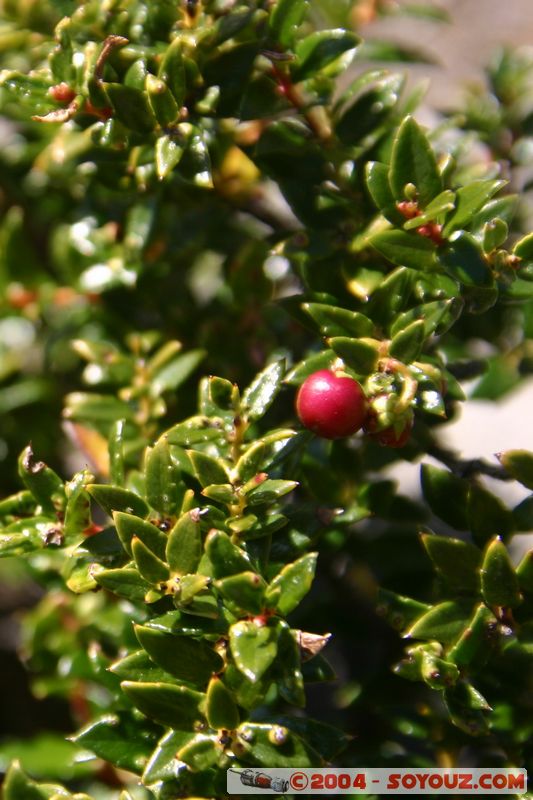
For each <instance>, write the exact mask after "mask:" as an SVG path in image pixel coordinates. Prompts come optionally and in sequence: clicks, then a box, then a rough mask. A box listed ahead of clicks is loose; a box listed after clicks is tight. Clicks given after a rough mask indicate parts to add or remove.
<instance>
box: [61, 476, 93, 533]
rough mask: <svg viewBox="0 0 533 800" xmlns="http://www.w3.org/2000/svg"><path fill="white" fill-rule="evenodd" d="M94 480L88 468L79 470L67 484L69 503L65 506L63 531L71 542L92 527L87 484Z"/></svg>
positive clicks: (66, 490) (66, 491)
mask: <svg viewBox="0 0 533 800" xmlns="http://www.w3.org/2000/svg"><path fill="white" fill-rule="evenodd" d="M93 480H94V477H93V476H92V475H91V473H90V472H88V471H87V470H82V471H81V472H77V473H76V475H74V477H73V478H72V480H70V481H69V482H68V483H66V484H65V493H66V497H67V504H66V506H65V521H64V523H63V533H64V535H65V540H66V541H67V542H69V543H70V542H71V541H72V540H74V539H77V540H79V539H81V536H82V534H83V532H84V531H85V530H86V529H87V528H89V527H90V525H91V523H92V519H91V503H90V497H89V493H88V492H87V485H88V484H89V483H90V482H91V481H93Z"/></svg>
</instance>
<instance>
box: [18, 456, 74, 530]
mask: <svg viewBox="0 0 533 800" xmlns="http://www.w3.org/2000/svg"><path fill="white" fill-rule="evenodd" d="M18 466H19V475H20V477H21V478H22V480H23V481H24V483H25V485H26V487H27V488H28V489H29V490H30V492H31V493H32V494H33V496H34V497H35V500H36V501H37V503H39V505H40V506H41V508H42V510H43V513H44V514H52V515H54V516H55V514H56V512H57V511H59V510H61V509H63V508H64V506H65V502H66V497H65V486H64V484H63V481H62V480H61V478H60V477H59V475H57V473H55V472H54V470H53V469H50V467H49V466H47V465H46V464H45V463H44V461H36V460H35V457H34V454H33V450H32V448H31V445H28V446H27V447H25V448H24V450H23V451H22V453H21V454H20V456H19V460H18Z"/></svg>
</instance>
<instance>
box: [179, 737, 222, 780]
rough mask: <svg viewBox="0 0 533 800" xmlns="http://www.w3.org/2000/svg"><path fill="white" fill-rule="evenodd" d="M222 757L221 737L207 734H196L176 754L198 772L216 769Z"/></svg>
mask: <svg viewBox="0 0 533 800" xmlns="http://www.w3.org/2000/svg"><path fill="white" fill-rule="evenodd" d="M222 755H223V749H222V746H221V744H220V742H219V737H218V736H214V735H212V734H205V733H198V734H196V736H195V737H194V738H193V739H191V740H190V741H189V742H187V744H185V745H184V746H183V747H181V748H180V749H179V750H178V752H177V753H176V756H177V758H179V759H180V761H183V762H184V763H185V764H187V765H188V766H189V767H190V769H191V770H194V771H198V772H202V771H204V770H208V769H209V768H210V767H214V766H215V765H216V764H218V762H219V761H220V759H221V757H222Z"/></svg>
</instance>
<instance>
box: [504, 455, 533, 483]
mask: <svg viewBox="0 0 533 800" xmlns="http://www.w3.org/2000/svg"><path fill="white" fill-rule="evenodd" d="M498 459H499V461H500V463H501V464H502V466H503V467H504V468H505V469H506V470H507V472H508V473H509V475H512V477H513V478H514V479H515V480H516V481H519V482H520V483H521V484H522V485H523V486H526V487H527V488H528V489H533V453H530V452H529V450H506V451H505V452H504V453H499V454H498Z"/></svg>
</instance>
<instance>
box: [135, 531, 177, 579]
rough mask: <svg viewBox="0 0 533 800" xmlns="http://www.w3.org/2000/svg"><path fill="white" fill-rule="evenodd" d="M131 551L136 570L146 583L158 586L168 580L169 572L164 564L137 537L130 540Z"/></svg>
mask: <svg viewBox="0 0 533 800" xmlns="http://www.w3.org/2000/svg"><path fill="white" fill-rule="evenodd" d="M131 551H132V554H133V558H134V559H135V564H136V565H137V569H138V570H139V572H140V574H141V576H142V577H143V578H144V579H145V580H146V581H148V583H155V584H159V583H161V582H164V581H167V580H168V579H169V578H170V571H169V569H168V567H167V565H166V564H165V562H164V561H161V559H160V558H158V557H157V556H156V555H154V553H152V551H151V550H149V549H148V548H147V547H146V545H145V544H143V542H142V541H141V540H140V539H138V538H137V536H134V537H133V539H132V540H131Z"/></svg>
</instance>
